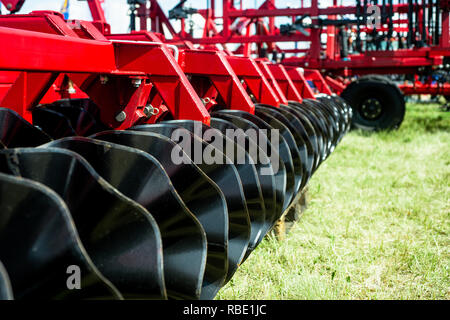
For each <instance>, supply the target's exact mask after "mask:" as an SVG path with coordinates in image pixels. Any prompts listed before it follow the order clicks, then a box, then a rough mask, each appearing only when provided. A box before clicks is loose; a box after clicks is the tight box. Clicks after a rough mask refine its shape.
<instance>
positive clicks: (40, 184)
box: [0, 0, 352, 299]
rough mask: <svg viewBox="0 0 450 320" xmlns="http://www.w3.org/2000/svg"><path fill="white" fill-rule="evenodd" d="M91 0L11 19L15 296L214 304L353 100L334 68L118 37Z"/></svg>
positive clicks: (6, 38) (0, 205) (7, 78)
mask: <svg viewBox="0 0 450 320" xmlns="http://www.w3.org/2000/svg"><path fill="white" fill-rule="evenodd" d="M2 2H3V3H4V4H5V5H6V7H7V8H8V9H9V10H11V11H12V12H14V11H18V9H19V8H20V6H21V5H22V4H23V1H11V0H4V1H2ZM88 3H89V5H90V8H91V11H92V16H93V18H94V21H92V22H88V21H81V20H69V21H66V20H64V17H63V15H62V14H60V13H58V12H52V11H34V12H31V13H29V14H12V15H0V41H1V43H2V44H4V45H3V46H2V48H1V50H0V149H1V150H0V299H11V298H13V297H14V298H16V299H36V298H39V299H123V298H126V299H166V298H172V299H212V298H214V297H215V295H216V294H217V292H218V291H219V289H220V288H221V287H222V286H224V285H225V284H226V283H227V282H228V281H229V280H230V279H231V277H232V276H233V275H234V273H235V272H236V270H237V268H238V266H240V265H241V264H242V263H244V262H245V260H246V258H247V257H248V256H249V255H250V254H251V252H252V251H253V250H254V249H255V248H256V246H257V245H258V244H259V243H260V242H261V241H262V240H263V238H264V236H265V235H266V234H267V233H268V232H269V231H270V230H271V229H272V227H273V226H274V224H275V223H276V222H277V220H278V219H279V218H281V217H282V216H284V215H286V213H287V212H288V210H289V208H291V207H292V206H293V205H294V204H295V203H296V201H297V200H298V197H299V195H301V193H302V191H303V189H304V187H305V185H306V184H307V183H308V181H309V179H310V177H311V175H312V174H313V173H314V172H315V171H316V170H317V169H318V167H319V165H320V164H321V163H322V162H323V161H324V160H325V159H326V158H327V157H328V156H329V155H330V153H331V152H332V151H333V150H334V148H335V147H336V146H337V144H338V143H339V142H340V140H341V139H342V137H343V135H344V134H345V133H346V132H347V131H348V130H349V128H350V121H351V118H352V110H351V108H350V107H349V106H348V105H347V104H346V103H345V101H344V100H343V99H341V98H340V97H338V96H336V95H334V94H331V91H330V89H329V87H328V86H327V84H326V82H325V79H324V78H323V77H322V75H321V74H320V73H319V72H316V71H314V70H309V71H307V72H305V73H303V72H302V70H301V69H300V68H296V67H289V66H283V65H281V64H276V63H272V62H270V61H269V60H268V59H256V60H255V59H252V58H250V57H239V56H235V55H232V54H230V52H229V51H222V50H217V49H216V48H210V49H209V50H207V49H195V48H194V47H193V46H192V44H191V43H189V42H188V41H179V43H177V46H175V45H172V44H170V43H168V41H166V40H165V38H164V36H163V35H161V34H158V33H152V32H149V31H146V30H142V31H135V32H131V33H129V34H112V33H111V31H110V28H109V25H108V24H107V23H106V21H105V19H104V15H103V13H102V9H101V6H100V5H99V1H94V0H89V1H88ZM308 79H309V80H308ZM319 91H322V92H321V93H320V92H319ZM326 93H328V94H326ZM225 146H226V147H225ZM24 266H26V267H24ZM72 273H74V274H75V275H76V274H78V276H79V279H78V280H79V281H78V282H77V281H74V282H73V283H72V282H71V281H69V280H70V279H72V277H69V276H70V275H71V274H72ZM68 277H69V278H70V279H68ZM74 289H77V290H74Z"/></svg>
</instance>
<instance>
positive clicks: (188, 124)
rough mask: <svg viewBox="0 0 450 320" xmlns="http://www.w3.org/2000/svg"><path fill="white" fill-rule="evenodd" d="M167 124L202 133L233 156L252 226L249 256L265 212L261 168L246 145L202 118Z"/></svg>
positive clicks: (206, 139) (248, 249) (171, 121)
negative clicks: (258, 168) (259, 176)
mask: <svg viewBox="0 0 450 320" xmlns="http://www.w3.org/2000/svg"><path fill="white" fill-rule="evenodd" d="M164 124H171V125H176V126H180V127H182V128H185V129H187V130H189V131H190V132H191V133H193V134H194V135H197V136H201V137H202V139H203V141H205V142H206V143H208V144H212V145H213V146H214V147H216V148H218V149H219V150H220V151H222V152H223V153H226V155H227V157H230V159H231V160H232V162H233V164H234V166H235V167H236V169H237V171H238V173H239V177H240V179H241V183H242V187H243V190H244V195H245V201H246V204H247V209H248V213H249V219H250V225H251V228H250V229H251V233H250V239H249V243H248V248H247V253H246V255H247V254H248V252H249V251H252V250H253V249H254V248H255V246H256V243H257V241H258V239H259V237H260V236H261V232H262V226H263V224H264V215H265V210H264V200H263V198H262V193H261V186H260V183H259V178H258V174H257V171H256V170H257V169H256V167H255V165H254V164H253V163H252V161H251V158H250V155H249V154H248V153H247V152H246V151H245V149H244V148H242V147H241V146H239V145H238V144H237V143H235V142H234V141H233V140H232V139H230V138H228V137H227V136H226V135H225V134H223V133H222V131H220V130H219V129H215V128H212V127H210V126H207V125H205V124H203V123H201V122H199V121H194V120H169V121H164ZM230 150H231V152H230Z"/></svg>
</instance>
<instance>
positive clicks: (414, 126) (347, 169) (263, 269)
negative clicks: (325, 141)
mask: <svg viewBox="0 0 450 320" xmlns="http://www.w3.org/2000/svg"><path fill="white" fill-rule="evenodd" d="M449 194H450V113H449V112H444V111H441V110H440V109H439V108H438V105H432V104H427V105H420V104H408V106H407V112H406V116H405V120H404V122H403V124H402V126H401V127H400V129H399V130H398V131H394V132H381V133H374V134H370V133H366V132H358V131H353V132H351V133H349V134H348V135H347V136H346V137H345V138H344V139H343V141H342V142H341V144H340V145H339V146H338V147H337V149H336V150H335V152H334V153H333V154H332V155H331V156H330V157H329V158H328V160H327V161H326V162H325V163H324V164H323V165H322V166H321V167H320V168H319V170H318V171H317V172H316V173H315V174H314V176H313V178H312V180H311V182H310V184H309V204H308V205H309V207H308V209H307V210H306V212H305V213H304V214H303V216H302V217H301V219H300V220H299V221H297V222H296V224H295V225H294V227H293V228H292V230H291V232H290V233H289V234H288V235H287V237H286V239H285V240H284V241H278V240H276V239H275V238H274V237H267V238H266V239H265V240H264V241H263V242H262V243H261V245H260V246H259V247H258V248H257V249H256V250H255V251H254V252H253V254H252V255H251V256H250V257H249V259H248V260H247V261H246V262H245V263H244V264H243V265H242V266H241V267H240V268H239V270H238V271H237V273H236V275H235V276H234V278H233V279H232V280H231V281H230V282H229V283H228V284H227V285H226V286H225V287H224V288H223V289H222V290H221V291H220V292H219V295H218V297H217V298H218V299H449V298H450V237H449V233H450V201H449Z"/></svg>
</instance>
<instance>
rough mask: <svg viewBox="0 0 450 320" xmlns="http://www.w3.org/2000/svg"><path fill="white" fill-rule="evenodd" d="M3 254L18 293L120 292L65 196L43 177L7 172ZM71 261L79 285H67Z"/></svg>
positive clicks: (0, 179) (81, 295) (0, 215)
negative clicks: (90, 249) (81, 233)
mask: <svg viewBox="0 0 450 320" xmlns="http://www.w3.org/2000/svg"><path fill="white" fill-rule="evenodd" d="M1 158H2V162H3V161H4V157H3V154H2V157H1ZM0 259H1V261H2V262H3V264H4V266H5V269H6V270H7V271H8V274H9V278H10V281H11V286H12V291H13V293H14V297H15V298H16V299H75V300H76V299H120V298H121V295H120V293H119V292H118V291H117V289H116V288H115V287H114V286H113V285H112V284H111V283H110V282H109V280H107V279H106V278H105V277H103V275H102V274H101V273H100V272H99V271H98V270H97V268H96V266H95V265H94V264H93V263H92V261H91V259H90V257H89V256H88V254H87V253H86V250H85V249H84V247H83V245H82V244H81V241H80V238H79V237H78V234H77V231H76V229H75V227H74V222H73V220H72V217H71V215H70V213H69V210H68V209H67V206H66V204H65V203H64V201H63V200H62V199H61V198H60V197H59V196H58V195H57V194H56V193H55V192H54V191H52V190H51V189H49V188H47V187H46V186H44V185H42V184H40V183H37V182H34V181H31V180H28V179H24V178H22V177H14V176H10V175H6V174H3V173H0ZM69 266H76V267H78V268H79V271H80V272H79V275H80V289H73V290H70V289H69V288H68V286H67V281H68V277H69V276H70V274H68V273H67V269H68V267H69Z"/></svg>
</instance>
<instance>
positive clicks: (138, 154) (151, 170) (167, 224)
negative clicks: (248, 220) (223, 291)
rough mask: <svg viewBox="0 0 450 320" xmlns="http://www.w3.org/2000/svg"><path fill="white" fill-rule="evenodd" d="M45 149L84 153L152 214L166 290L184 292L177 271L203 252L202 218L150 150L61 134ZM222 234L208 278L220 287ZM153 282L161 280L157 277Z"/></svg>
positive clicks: (101, 172) (212, 247) (223, 255)
mask: <svg viewBox="0 0 450 320" xmlns="http://www.w3.org/2000/svg"><path fill="white" fill-rule="evenodd" d="M45 147H56V148H64V149H69V150H71V151H74V152H76V153H77V154H79V155H81V156H82V157H83V158H84V159H85V160H87V161H88V162H89V163H90V165H91V166H92V167H93V168H94V169H95V170H96V171H97V173H98V174H99V175H100V176H101V177H102V178H104V179H105V180H106V181H107V182H108V183H110V184H111V185H112V186H113V187H114V188H116V189H118V190H119V191H120V192H122V193H123V194H124V195H125V196H127V197H129V198H130V199H132V200H134V201H136V202H137V203H139V204H141V205H142V206H143V207H145V208H146V209H147V210H148V211H149V212H151V214H152V216H153V217H154V218H155V220H156V222H157V223H158V227H159V230H160V233H161V238H162V244H163V251H162V253H163V260H164V263H163V269H164V280H165V284H166V288H167V291H168V292H169V295H171V293H172V292H183V291H184V289H183V286H184V283H182V282H181V281H180V280H179V274H180V273H184V272H185V266H184V262H185V261H186V259H190V258H191V257H190V256H189V255H188V253H189V252H191V251H194V252H196V251H198V250H199V249H198V248H197V246H198V235H197V233H196V232H195V231H196V225H197V224H198V222H196V221H195V220H196V218H195V217H194V216H193V214H192V213H191V212H190V211H189V209H188V208H187V207H186V205H185V203H184V202H183V200H182V199H181V198H180V196H179V195H178V193H177V192H176V190H175V188H174V187H173V185H172V183H171V181H170V178H169V177H168V176H167V174H166V172H165V171H164V168H163V167H162V165H161V164H160V163H159V162H158V161H157V160H156V159H155V158H154V157H153V156H151V155H150V154H148V153H146V152H143V151H140V150H138V149H135V148H129V147H126V146H123V145H118V144H113V143H109V142H104V141H100V140H93V139H90V138H83V137H72V138H63V139H60V140H56V141H53V142H51V143H49V144H47V145H45ZM205 231H206V229H205ZM223 233H224V232H222V233H219V234H212V235H211V237H212V239H213V240H214V241H213V243H214V245H210V246H208V250H209V251H210V252H212V254H213V255H214V257H216V260H213V261H212V262H215V263H214V264H213V265H214V268H213V269H212V271H214V272H211V270H209V269H208V273H207V274H205V279H206V278H207V279H206V280H205V281H207V282H208V283H211V284H216V286H220V284H221V283H222V282H223V279H224V277H225V276H224V275H223V272H218V270H220V271H221V270H222V269H225V270H226V266H227V264H226V239H224V235H223ZM180 240H182V241H180ZM209 240H210V239H208V241H209ZM194 258H195V257H194ZM210 262H211V261H210ZM207 268H208V266H207ZM149 271H151V270H149ZM154 276H155V277H158V276H159V275H158V274H155V275H154ZM197 276H198V275H194V277H197ZM154 281H155V282H156V283H158V279H155V280H154ZM219 288H220V287H219ZM175 296H176V295H175Z"/></svg>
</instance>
